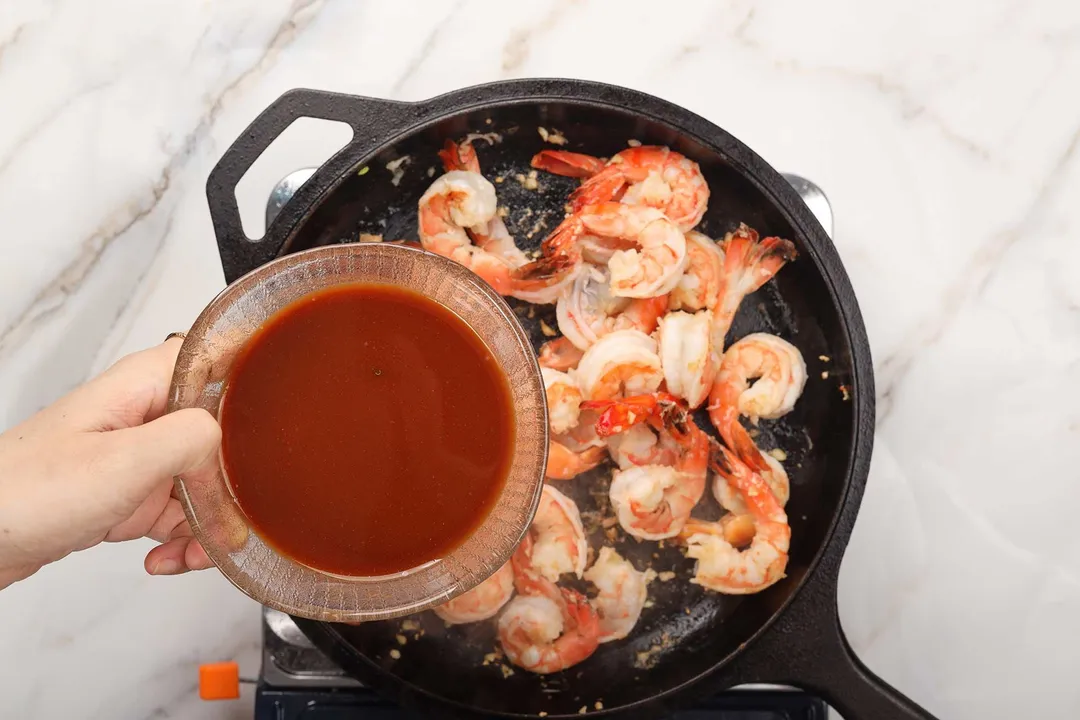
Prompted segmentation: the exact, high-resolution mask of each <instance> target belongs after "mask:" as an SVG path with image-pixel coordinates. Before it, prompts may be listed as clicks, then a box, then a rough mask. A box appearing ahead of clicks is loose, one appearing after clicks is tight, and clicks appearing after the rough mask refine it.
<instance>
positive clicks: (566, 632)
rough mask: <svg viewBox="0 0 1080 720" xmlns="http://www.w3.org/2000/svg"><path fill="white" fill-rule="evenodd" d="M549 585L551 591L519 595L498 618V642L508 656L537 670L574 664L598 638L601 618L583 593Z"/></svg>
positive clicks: (593, 647) (590, 650) (592, 649)
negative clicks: (542, 593) (541, 593)
mask: <svg viewBox="0 0 1080 720" xmlns="http://www.w3.org/2000/svg"><path fill="white" fill-rule="evenodd" d="M552 588H553V590H554V592H552V593H550V594H544V595H519V596H518V597H516V598H514V599H513V600H511V601H510V603H509V604H508V605H507V606H506V609H505V610H504V611H503V614H502V616H501V617H500V618H499V627H498V637H499V644H500V645H501V646H502V649H503V652H505V653H506V657H507V659H508V660H509V661H510V662H511V663H513V664H514V665H517V666H518V667H520V668H523V669H525V670H528V671H530V672H534V673H539V674H547V673H553V672H559V671H560V670H565V669H566V668H568V667H571V666H573V665H576V664H577V663H579V662H581V661H582V660H585V659H586V658H588V657H589V656H590V655H592V654H593V653H594V652H595V651H596V647H597V645H598V644H599V642H600V621H599V618H598V616H597V613H596V610H594V609H593V607H592V605H590V604H589V601H588V600H587V599H586V598H585V596H584V595H581V594H580V593H578V592H575V591H574V590H571V589H569V588H556V587H554V586H552Z"/></svg>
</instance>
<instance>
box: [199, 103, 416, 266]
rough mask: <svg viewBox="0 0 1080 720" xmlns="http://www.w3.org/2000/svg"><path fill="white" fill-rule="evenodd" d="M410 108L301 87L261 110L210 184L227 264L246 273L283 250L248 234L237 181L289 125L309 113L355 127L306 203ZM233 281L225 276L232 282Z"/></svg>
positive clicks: (300, 196)
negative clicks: (227, 259)
mask: <svg viewBox="0 0 1080 720" xmlns="http://www.w3.org/2000/svg"><path fill="white" fill-rule="evenodd" d="M408 107H409V106H408V104H407V103H398V102H392V101H388V100H378V99H375V98H366V97H359V96H355V95H343V94H340V93H330V92H323V91H320V90H307V89H298V90H290V91H289V92H286V93H285V94H284V95H282V96H281V97H279V98H278V99H277V100H275V101H274V103H273V104H272V105H270V107H268V108H266V110H264V111H263V112H262V113H260V114H259V116H258V117H256V118H255V120H253V121H252V123H251V124H250V125H248V127H247V129H245V130H244V132H243V133H242V134H241V135H240V136H239V137H238V138H237V139H236V140H235V141H234V142H233V144H232V145H230V146H229V148H228V149H227V150H226V151H225V154H224V155H222V157H221V160H219V161H218V163H217V165H216V166H214V169H213V170H212V171H211V172H210V177H209V179H208V180H207V182H206V198H207V201H208V202H209V205H210V217H211V220H212V221H213V223H214V233H215V234H216V235H217V241H218V247H219V248H220V250H221V253H222V258H223V259H225V258H226V257H227V256H229V257H233V258H235V260H234V261H233V262H232V263H225V264H226V267H229V266H231V265H235V266H239V267H242V268H244V271H245V272H246V270H250V269H253V268H254V267H257V266H258V265H261V264H263V263H265V262H268V261H269V260H270V259H272V258H273V257H274V255H275V254H276V252H277V250H278V248H271V247H264V246H263V245H260V243H259V242H258V238H248V237H247V236H246V235H245V234H244V228H243V225H242V223H241V221H240V209H239V207H238V206H237V202H236V185H237V183H239V182H240V180H241V178H243V177H244V175H245V174H246V173H247V171H248V170H249V169H251V166H252V164H254V162H255V161H256V160H257V159H258V158H259V156H260V155H262V154H263V152H265V151H266V149H267V148H268V147H270V145H271V143H273V142H274V140H276V139H277V138H278V136H280V135H281V133H283V132H284V131H285V129H286V128H288V127H289V126H290V125H291V124H292V123H293V122H294V121H296V120H298V119H299V118H305V117H306V118H315V119H319V120H330V121H335V122H341V123H345V124H346V125H348V126H350V127H351V128H352V130H353V137H352V140H350V141H349V143H348V144H346V145H345V147H344V148H342V149H341V150H340V151H338V153H337V154H335V155H334V156H333V157H332V158H331V159H330V160H328V161H327V162H326V163H325V164H323V166H322V167H320V168H319V170H318V171H317V172H316V173H315V175H313V176H312V178H311V179H310V180H308V182H307V183H305V184H304V188H302V189H301V192H298V193H297V196H296V198H295V200H296V201H297V202H298V203H305V202H309V201H311V200H313V199H314V198H317V197H319V195H321V194H322V192H323V191H325V190H326V189H328V188H329V187H330V185H331V184H332V183H333V182H334V181H335V180H336V179H337V178H338V177H340V175H341V173H343V172H345V171H346V170H348V168H349V166H350V165H351V164H352V163H353V162H354V161H355V159H357V158H358V157H359V156H360V155H361V154H363V153H364V152H366V150H367V149H371V148H374V147H376V146H377V145H378V144H379V143H380V142H381V141H382V139H384V138H385V137H386V136H387V135H388V134H389V132H390V131H391V130H394V129H396V128H398V127H400V125H401V124H402V123H403V122H404V121H406V117H405V112H404V111H405V110H406V109H407V108H408ZM365 146H367V147H365ZM284 215H285V214H284V213H283V216H284ZM284 219H286V220H288V221H292V220H295V218H284ZM267 234H269V228H268V229H267ZM234 274H242V272H241V273H234ZM234 279H235V278H234V277H226V281H228V282H231V281H232V280H234Z"/></svg>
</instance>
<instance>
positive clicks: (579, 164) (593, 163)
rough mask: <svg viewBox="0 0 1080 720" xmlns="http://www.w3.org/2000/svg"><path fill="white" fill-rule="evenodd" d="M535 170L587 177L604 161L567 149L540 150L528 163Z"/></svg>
mask: <svg viewBox="0 0 1080 720" xmlns="http://www.w3.org/2000/svg"><path fill="white" fill-rule="evenodd" d="M529 164H530V165H532V166H533V167H534V168H536V169H537V170H544V171H545V172H549V173H551V174H553V175H562V176H564V177H573V178H587V177H591V176H593V175H595V174H596V173H598V172H600V171H601V170H603V169H604V161H603V160H601V159H600V158H598V157H593V156H592V155H584V154H582V153H576V152H569V151H567V150H541V151H540V152H538V153H536V154H535V155H533V158H532V160H531V161H530V163H529Z"/></svg>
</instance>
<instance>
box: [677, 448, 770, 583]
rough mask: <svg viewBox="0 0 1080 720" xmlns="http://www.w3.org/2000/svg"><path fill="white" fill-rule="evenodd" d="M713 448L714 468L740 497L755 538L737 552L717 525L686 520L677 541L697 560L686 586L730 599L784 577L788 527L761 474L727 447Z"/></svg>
mask: <svg viewBox="0 0 1080 720" xmlns="http://www.w3.org/2000/svg"><path fill="white" fill-rule="evenodd" d="M714 448H715V450H716V452H715V453H714V454H713V459H712V462H713V469H714V470H716V471H717V472H718V473H719V474H720V475H721V476H723V477H724V478H725V479H726V480H727V482H729V483H731V485H732V486H733V487H734V488H735V489H736V490H737V491H738V492H739V494H740V495H741V496H742V499H743V502H744V503H746V507H747V509H748V512H749V514H750V516H751V517H752V518H753V520H754V538H753V540H751V541H750V546H749V547H748V548H747V549H746V550H742V551H740V550H738V549H736V548H735V547H734V546H733V545H732V544H731V543H730V542H729V541H728V540H727V539H726V538H725V528H724V525H723V524H722V523H709V522H704V521H701V520H689V521H688V522H687V523H686V525H685V526H684V527H683V528H682V532H681V533H680V537H681V538H682V539H683V540H684V541H685V542H686V545H687V553H686V554H687V555H688V556H689V557H691V558H694V559H695V560H697V561H698V562H697V566H696V568H695V569H694V578H693V580H691V582H693V583H696V584H698V585H701V586H702V587H704V588H707V589H709V590H715V591H717V592H722V593H727V594H730V595H746V594H749V593H755V592H759V591H761V590H764V589H765V588H767V587H769V586H770V585H772V584H774V583H776V582H777V581H779V580H780V579H781V578H783V577H784V571H785V570H786V569H787V561H788V548H789V546H790V544H791V526H790V525H788V519H787V515H786V514H785V513H784V509H783V508H782V507H780V503H778V502H777V500H776V497H775V496H774V495H773V493H772V491H771V490H770V489H769V486H768V485H767V484H766V483H765V481H764V480H763V479H762V478H761V476H760V475H758V474H757V473H755V472H754V471H753V470H751V469H750V468H749V467H747V466H746V465H745V464H743V462H742V461H741V460H739V458H738V457H736V456H735V454H734V453H733V452H732V451H730V450H728V449H727V448H726V447H723V446H722V445H720V444H719V443H716V444H714ZM727 530H728V531H729V532H730V531H731V528H730V527H729V528H727Z"/></svg>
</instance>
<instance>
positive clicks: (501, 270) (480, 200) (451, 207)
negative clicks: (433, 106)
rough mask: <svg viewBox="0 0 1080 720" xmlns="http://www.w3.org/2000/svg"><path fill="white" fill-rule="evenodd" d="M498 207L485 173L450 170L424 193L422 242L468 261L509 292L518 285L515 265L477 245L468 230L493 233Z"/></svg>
mask: <svg viewBox="0 0 1080 720" xmlns="http://www.w3.org/2000/svg"><path fill="white" fill-rule="evenodd" d="M495 210H496V201H495V186H494V185H492V184H491V183H490V182H488V181H487V180H486V179H485V178H484V176H483V175H480V174H479V173H474V172H468V171H464V170H453V171H451V172H448V173H446V174H445V175H443V176H442V177H440V178H438V179H437V180H435V182H434V183H432V184H431V187H429V188H428V189H427V191H426V192H425V193H424V194H423V195H422V196H421V197H420V207H419V216H418V217H419V223H418V224H419V231H420V242H421V244H422V245H423V246H424V249H425V250H428V251H430V252H433V253H437V254H439V255H442V256H443V257H447V258H450V259H451V260H453V261H455V262H458V263H460V264H462V265H464V266H465V267H467V268H469V269H470V270H472V271H473V272H474V273H476V274H477V275H479V276H480V277H481V278H483V279H484V280H485V281H486V282H487V283H488V284H489V285H491V287H493V288H494V289H495V291H496V292H498V293H499V294H501V295H508V294H510V291H511V290H512V289H513V286H514V283H513V278H512V276H511V272H512V270H513V268H512V267H511V265H510V264H509V263H508V262H507V261H506V260H505V259H503V258H502V257H500V256H499V255H497V254H495V253H493V252H489V251H488V250H486V249H484V248H482V247H479V246H477V245H474V244H473V242H472V240H471V239H470V237H469V233H468V230H467V229H472V230H473V231H475V232H476V233H478V234H480V235H487V234H489V233H490V232H491V229H490V223H491V221H492V219H493V218H496V213H495ZM511 242H513V241H512V240H511Z"/></svg>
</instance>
